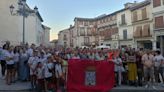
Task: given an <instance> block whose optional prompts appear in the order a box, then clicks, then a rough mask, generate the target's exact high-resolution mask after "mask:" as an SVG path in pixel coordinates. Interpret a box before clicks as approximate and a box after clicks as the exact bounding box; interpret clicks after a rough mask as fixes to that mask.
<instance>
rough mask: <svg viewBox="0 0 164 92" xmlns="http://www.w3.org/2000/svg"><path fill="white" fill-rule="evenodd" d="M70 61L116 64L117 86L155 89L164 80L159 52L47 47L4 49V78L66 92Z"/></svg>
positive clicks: (1, 58)
mask: <svg viewBox="0 0 164 92" xmlns="http://www.w3.org/2000/svg"><path fill="white" fill-rule="evenodd" d="M69 59H89V60H96V61H105V62H113V63H114V64H115V68H114V72H115V76H116V77H115V78H116V79H115V80H116V86H121V85H122V84H123V85H131V86H144V85H145V88H148V87H149V86H152V87H153V88H154V89H156V88H155V83H161V84H162V83H163V81H164V57H163V56H162V54H161V52H160V51H159V50H157V51H152V50H143V49H141V50H135V49H132V48H121V49H117V50H109V49H93V48H89V49H88V48H83V49H80V48H75V49H71V48H60V49H59V48H58V49H56V48H50V47H45V46H43V45H40V46H35V45H34V44H32V45H30V46H29V45H28V44H23V45H19V46H12V45H10V42H6V44H4V45H3V46H2V47H0V63H1V73H2V79H5V80H6V84H7V85H11V84H12V83H15V82H16V81H18V80H19V81H23V82H24V81H25V82H26V81H31V87H32V88H33V89H35V88H36V89H37V90H38V92H41V90H58V89H60V90H64V89H65V84H66V75H67V66H68V61H69Z"/></svg>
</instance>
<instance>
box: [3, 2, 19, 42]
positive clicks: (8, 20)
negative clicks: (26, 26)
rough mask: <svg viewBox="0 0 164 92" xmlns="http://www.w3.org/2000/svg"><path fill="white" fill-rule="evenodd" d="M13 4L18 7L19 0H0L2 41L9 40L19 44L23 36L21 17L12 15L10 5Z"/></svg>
mask: <svg viewBox="0 0 164 92" xmlns="http://www.w3.org/2000/svg"><path fill="white" fill-rule="evenodd" d="M12 4H13V5H14V6H15V8H16V6H17V0H0V42H3V41H6V40H9V41H11V43H13V44H18V43H20V42H21V41H22V39H21V38H22V37H20V36H19V35H21V34H22V33H21V30H20V26H21V25H20V21H21V17H17V16H12V15H11V13H10V8H9V7H10V5H12ZM16 9H17V8H16ZM18 28H19V29H18Z"/></svg>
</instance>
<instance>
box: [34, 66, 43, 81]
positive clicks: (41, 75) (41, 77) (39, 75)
mask: <svg viewBox="0 0 164 92" xmlns="http://www.w3.org/2000/svg"><path fill="white" fill-rule="evenodd" d="M36 71H37V74H36V75H37V79H43V78H44V67H41V68H37V69H36Z"/></svg>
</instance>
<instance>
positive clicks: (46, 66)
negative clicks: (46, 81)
mask: <svg viewBox="0 0 164 92" xmlns="http://www.w3.org/2000/svg"><path fill="white" fill-rule="evenodd" d="M53 67H54V65H53V63H46V64H44V77H45V78H49V77H52V73H51V72H50V71H49V69H52V68H53Z"/></svg>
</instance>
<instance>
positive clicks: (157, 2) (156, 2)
mask: <svg viewBox="0 0 164 92" xmlns="http://www.w3.org/2000/svg"><path fill="white" fill-rule="evenodd" d="M158 6H161V0H153V7H158Z"/></svg>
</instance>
